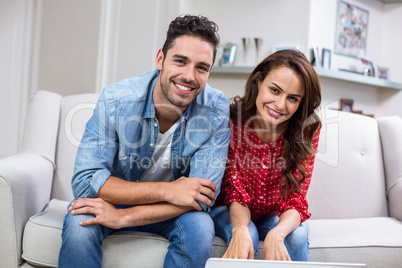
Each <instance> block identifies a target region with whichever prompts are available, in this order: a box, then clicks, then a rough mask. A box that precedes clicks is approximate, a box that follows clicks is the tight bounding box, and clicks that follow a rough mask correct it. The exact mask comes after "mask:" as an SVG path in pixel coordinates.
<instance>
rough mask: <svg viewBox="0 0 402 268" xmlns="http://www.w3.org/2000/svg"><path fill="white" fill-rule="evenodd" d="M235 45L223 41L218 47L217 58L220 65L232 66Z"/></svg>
mask: <svg viewBox="0 0 402 268" xmlns="http://www.w3.org/2000/svg"><path fill="white" fill-rule="evenodd" d="M236 50H237V45H236V44H233V43H223V44H221V45H220V46H219V48H218V57H217V58H218V59H219V65H220V66H233V65H234V61H235V57H236Z"/></svg>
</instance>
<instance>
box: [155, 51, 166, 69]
mask: <svg viewBox="0 0 402 268" xmlns="http://www.w3.org/2000/svg"><path fill="white" fill-rule="evenodd" d="M164 59H165V55H164V54H163V52H162V49H161V48H160V49H159V50H158V53H156V66H157V67H158V69H159V70H160V71H161V70H162V65H163V60H164Z"/></svg>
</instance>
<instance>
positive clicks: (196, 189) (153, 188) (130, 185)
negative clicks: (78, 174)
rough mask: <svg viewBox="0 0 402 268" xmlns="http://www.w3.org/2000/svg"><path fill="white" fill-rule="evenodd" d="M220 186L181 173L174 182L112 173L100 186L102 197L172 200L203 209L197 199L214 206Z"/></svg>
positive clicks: (150, 201) (113, 200) (118, 202)
mask: <svg viewBox="0 0 402 268" xmlns="http://www.w3.org/2000/svg"><path fill="white" fill-rule="evenodd" d="M215 191H216V186H215V184H213V183H212V181H210V180H207V179H202V178H186V177H181V178H179V179H177V180H175V181H172V182H130V181H125V180H122V179H119V178H116V177H109V178H108V179H107V180H106V182H105V183H104V185H103V186H102V187H101V188H100V190H99V193H98V197H99V198H102V199H104V200H105V201H107V202H108V203H111V204H116V205H143V204H153V203H160V202H168V203H171V204H173V205H176V206H182V207H185V206H188V207H192V208H193V209H196V210H201V206H200V205H199V204H198V203H197V202H196V201H199V202H202V203H205V204H207V205H209V206H212V201H211V200H215V199H216V195H215Z"/></svg>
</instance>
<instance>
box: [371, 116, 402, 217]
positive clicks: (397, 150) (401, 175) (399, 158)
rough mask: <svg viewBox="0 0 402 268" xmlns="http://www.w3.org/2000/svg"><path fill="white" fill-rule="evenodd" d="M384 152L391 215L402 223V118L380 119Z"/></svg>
mask: <svg viewBox="0 0 402 268" xmlns="http://www.w3.org/2000/svg"><path fill="white" fill-rule="evenodd" d="M377 121H378V126H379V128H380V134H381V142H382V146H383V147H382V152H383V156H384V165H385V170H386V177H387V194H388V200H389V201H388V202H389V213H390V215H391V217H395V218H397V219H398V220H400V221H402V195H401V192H402V165H401V163H402V139H401V137H402V118H400V117H397V116H390V117H383V118H379V119H378V120H377Z"/></svg>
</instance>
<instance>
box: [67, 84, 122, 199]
mask: <svg viewBox="0 0 402 268" xmlns="http://www.w3.org/2000/svg"><path fill="white" fill-rule="evenodd" d="M114 111H115V106H114V102H113V100H112V97H111V96H110V95H108V94H107V92H105V91H104V92H103V93H102V94H101V95H100V97H99V100H98V103H97V104H96V107H95V110H94V113H93V115H92V117H91V118H90V119H89V121H88V122H87V124H86V126H85V132H84V135H83V137H82V139H81V143H80V146H79V148H78V151H77V156H76V159H75V166H74V174H73V178H72V182H71V184H72V188H73V194H74V197H75V198H76V199H79V198H84V197H97V196H98V192H99V189H100V188H101V187H102V186H103V184H104V183H105V181H106V180H107V179H108V178H109V177H110V175H111V172H110V170H111V167H112V165H113V160H114V157H115V155H116V152H117V149H118V144H117V134H116V130H115V118H114Z"/></svg>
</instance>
